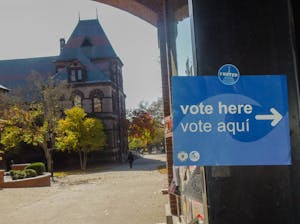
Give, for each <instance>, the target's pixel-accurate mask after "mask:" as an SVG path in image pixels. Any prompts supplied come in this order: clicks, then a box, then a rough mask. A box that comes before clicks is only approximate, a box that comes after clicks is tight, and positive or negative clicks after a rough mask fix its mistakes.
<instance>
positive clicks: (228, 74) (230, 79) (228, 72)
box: [218, 64, 240, 85]
mask: <svg viewBox="0 0 300 224" xmlns="http://www.w3.org/2000/svg"><path fill="white" fill-rule="evenodd" d="M218 78H219V80H220V81H221V82H222V83H223V84H224V85H233V84H235V83H237V81H239V78H240V72H239V70H238V68H237V67H235V66H234V65H232V64H226V65H223V66H222V67H221V68H220V69H219V71H218Z"/></svg>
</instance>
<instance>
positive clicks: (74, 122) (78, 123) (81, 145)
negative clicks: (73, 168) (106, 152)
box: [56, 107, 106, 170]
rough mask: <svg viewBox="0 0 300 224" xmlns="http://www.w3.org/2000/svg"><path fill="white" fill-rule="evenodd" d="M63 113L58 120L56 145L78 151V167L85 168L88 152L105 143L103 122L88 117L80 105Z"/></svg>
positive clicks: (97, 148)
mask: <svg viewBox="0 0 300 224" xmlns="http://www.w3.org/2000/svg"><path fill="white" fill-rule="evenodd" d="M65 114H66V117H65V118H64V119H61V120H59V121H58V127H57V130H58V132H57V137H56V147H57V149H59V150H62V151H66V150H70V151H75V152H78V155H79V160H80V168H81V169H82V170H86V166H87V160H88V153H89V152H91V151H96V150H100V149H102V148H103V147H104V145H105V141H106V137H105V134H104V130H103V124H102V122H101V121H100V120H98V119H95V118H88V117H87V114H86V113H85V112H84V110H83V109H82V108H80V107H73V108H71V109H68V110H65Z"/></svg>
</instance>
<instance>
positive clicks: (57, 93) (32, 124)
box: [0, 73, 68, 171]
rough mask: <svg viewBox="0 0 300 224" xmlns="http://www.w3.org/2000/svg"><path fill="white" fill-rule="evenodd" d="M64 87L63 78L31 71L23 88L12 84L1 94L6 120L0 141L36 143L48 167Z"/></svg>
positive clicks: (8, 145) (14, 144)
mask: <svg viewBox="0 0 300 224" xmlns="http://www.w3.org/2000/svg"><path fill="white" fill-rule="evenodd" d="M67 91H68V88H66V83H65V82H59V83H58V82H56V81H55V80H53V79H52V76H50V75H49V77H48V78H47V79H45V78H43V77H42V76H41V75H39V74H38V73H32V74H31V75H30V76H29V77H28V80H27V81H26V84H25V86H23V88H15V89H13V90H12V91H11V92H10V93H9V94H8V95H7V96H6V97H5V98H3V107H2V108H0V113H2V114H4V117H5V120H6V121H7V122H6V125H4V128H3V131H4V132H3V134H2V138H1V142H3V145H4V147H5V149H11V148H14V147H17V145H18V144H19V143H20V142H25V143H27V144H32V145H35V146H37V145H38V146H40V147H41V148H42V149H43V152H44V155H45V158H46V161H47V168H48V171H51V170H52V156H51V151H52V150H53V146H54V144H55V143H54V141H55V138H54V136H55V134H56V133H55V132H56V126H57V123H58V120H59V119H60V118H61V115H62V111H63V107H64V105H63V102H62V100H61V99H62V97H63V96H64V94H65V93H66V92H67ZM3 138H4V139H3Z"/></svg>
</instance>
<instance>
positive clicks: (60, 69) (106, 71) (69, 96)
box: [0, 19, 127, 161]
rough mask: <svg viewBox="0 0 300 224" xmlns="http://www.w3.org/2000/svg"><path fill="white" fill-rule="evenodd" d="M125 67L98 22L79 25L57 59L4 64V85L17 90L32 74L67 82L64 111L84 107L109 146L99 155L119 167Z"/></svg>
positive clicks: (0, 74) (0, 68) (123, 145)
mask: <svg viewBox="0 0 300 224" xmlns="http://www.w3.org/2000/svg"><path fill="white" fill-rule="evenodd" d="M122 66H123V63H122V61H121V60H120V58H119V57H118V56H117V54H116V53H115V51H114V49H113V47H112V46H111V43H110V42H109V40H108V38H107V36H106V34H105V32H104V30H103V28H102V27H101V25H100V23H99V21H98V19H94V20H79V21H78V24H77V26H76V27H75V29H74V31H73V33H72V34H71V36H70V38H69V39H68V40H67V41H65V39H63V38H62V39H60V54H59V55H58V56H53V57H42V58H27V59H16V60H3V61H0V82H1V83H3V84H4V85H6V86H8V87H9V88H16V87H17V86H22V83H24V82H25V81H26V78H27V77H28V76H29V75H30V74H32V73H33V72H35V73H39V74H40V75H42V76H45V77H46V76H48V75H51V76H52V78H53V79H55V80H66V81H67V82H68V84H69V87H70V90H71V91H66V95H65V96H64V101H65V102H64V103H65V106H66V108H70V107H72V106H79V107H82V108H83V109H84V110H85V112H86V113H88V115H89V116H92V117H96V118H99V119H100V120H101V121H102V122H103V123H104V128H105V133H106V136H107V145H106V147H105V149H104V150H103V151H102V152H101V153H100V154H99V155H98V154H97V153H95V155H98V156H99V160H101V159H103V158H105V159H106V160H107V159H108V160H113V161H121V160H122V159H124V158H125V154H126V153H127V131H126V127H125V126H124V125H123V124H125V122H124V121H125V119H126V112H125V111H126V110H125V97H126V95H125V94H124V91H123V77H122ZM94 160H97V158H94Z"/></svg>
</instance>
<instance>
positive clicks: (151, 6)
mask: <svg viewBox="0 0 300 224" xmlns="http://www.w3.org/2000/svg"><path fill="white" fill-rule="evenodd" d="M95 1H96V2H100V3H104V4H106V5H110V6H113V7H115V8H118V9H121V10H124V11H126V12H129V13H131V14H132V15H135V16H137V17H139V18H141V19H143V20H145V21H146V22H148V23H150V24H152V25H154V26H157V23H158V19H159V15H160V14H161V12H162V9H163V1H161V0H151V1H148V0H95Z"/></svg>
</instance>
